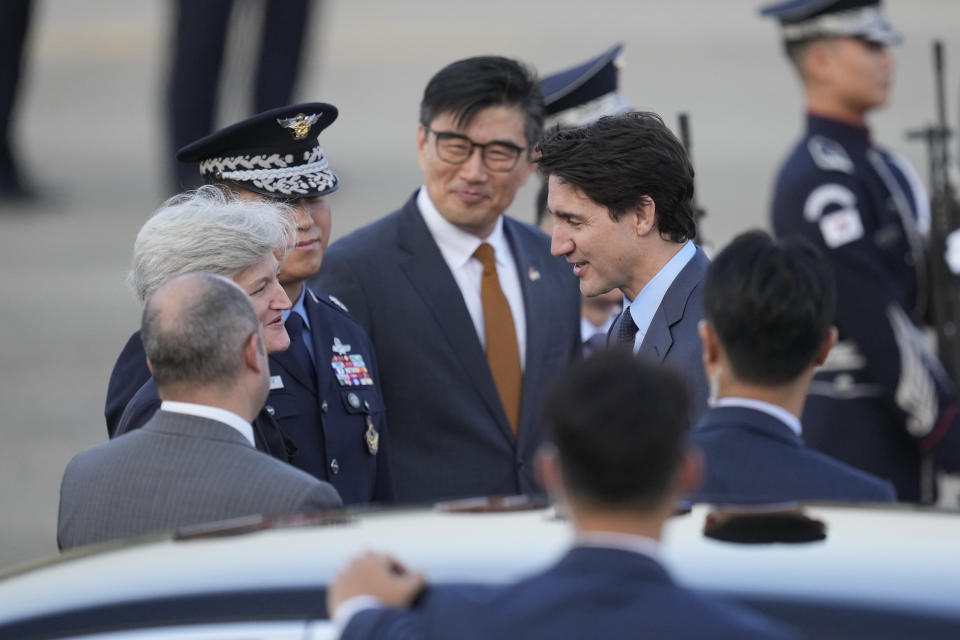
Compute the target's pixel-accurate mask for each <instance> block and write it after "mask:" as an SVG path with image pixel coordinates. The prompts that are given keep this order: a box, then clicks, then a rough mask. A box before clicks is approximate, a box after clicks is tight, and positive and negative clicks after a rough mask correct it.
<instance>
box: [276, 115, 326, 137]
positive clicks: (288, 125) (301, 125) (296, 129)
mask: <svg viewBox="0 0 960 640" xmlns="http://www.w3.org/2000/svg"><path fill="white" fill-rule="evenodd" d="M321 115H323V114H313V113H311V114H310V115H304V114H302V113H298V114H297V115H295V116H294V117H292V118H277V123H278V124H279V125H280V126H281V127H283V128H284V129H290V132H291V133H292V134H293V139H294V140H303V139H304V138H306V137H307V134H308V133H310V127H312V126H313V125H314V124H315V123H316V122H317V120H319V119H320V116H321Z"/></svg>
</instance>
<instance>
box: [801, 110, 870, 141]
mask: <svg viewBox="0 0 960 640" xmlns="http://www.w3.org/2000/svg"><path fill="white" fill-rule="evenodd" d="M807 134H808V135H812V134H819V135H822V136H825V137H827V138H830V139H831V140H836V141H837V142H842V143H843V144H844V145H845V146H846V145H849V144H859V145H863V146H865V147H870V146H872V143H871V140H870V129H868V128H867V127H861V126H857V125H855V124H848V123H846V122H840V121H839V120H832V119H830V118H824V117H823V116H818V115H815V114H813V113H808V114H807Z"/></svg>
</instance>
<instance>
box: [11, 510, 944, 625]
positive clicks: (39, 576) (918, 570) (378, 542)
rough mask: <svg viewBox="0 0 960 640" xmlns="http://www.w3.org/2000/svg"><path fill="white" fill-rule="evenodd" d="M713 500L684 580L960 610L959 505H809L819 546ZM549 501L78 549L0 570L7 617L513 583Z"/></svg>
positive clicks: (561, 543) (675, 525) (546, 538)
mask: <svg viewBox="0 0 960 640" xmlns="http://www.w3.org/2000/svg"><path fill="white" fill-rule="evenodd" d="M707 513H708V507H706V506H703V505H697V506H695V507H694V508H693V510H692V512H690V513H689V514H686V515H681V516H677V517H675V518H672V519H671V520H670V521H669V523H668V525H667V527H666V530H665V535H664V538H665V542H664V544H663V548H662V559H663V561H664V563H665V564H666V565H667V567H668V569H669V570H670V571H671V573H672V574H673V575H674V576H675V577H676V578H677V579H678V581H680V582H682V583H684V584H687V585H690V586H694V587H698V588H704V589H709V590H718V591H722V592H726V593H730V594H738V593H744V594H747V593H753V594H792V595H793V596H795V597H797V598H807V597H809V598H811V599H831V600H837V601H850V602H856V601H863V602H869V603H872V604H874V605H876V604H882V603H886V604H887V605H889V606H890V607H892V608H897V607H905V608H909V609H913V610H917V611H930V612H941V613H943V612H945V613H953V614H956V613H957V612H958V611H960V549H958V547H960V514H957V513H945V512H935V511H930V510H921V509H916V508H911V507H904V506H892V507H886V508H879V507H877V508H865V507H841V506H815V505H814V506H809V507H808V508H807V513H808V514H809V515H810V516H811V517H813V518H816V519H819V520H822V521H824V522H825V523H826V526H827V538H826V540H825V541H822V542H812V543H803V544H763V545H745V544H733V543H725V542H718V541H715V540H710V539H707V538H705V537H704V536H703V535H702V529H703V524H704V520H705V518H706V515H707ZM572 541H573V540H572V532H571V529H570V525H569V523H568V522H566V521H564V520H562V519H558V518H556V516H555V513H554V511H553V509H538V510H532V511H515V512H508V513H445V512H439V511H436V510H430V509H422V510H409V511H394V510H391V511H383V512H369V513H362V514H359V515H357V516H356V517H354V518H353V519H352V520H351V521H350V522H348V523H346V524H339V525H329V526H301V527H293V528H280V529H267V530H258V531H253V532H250V533H243V534H240V535H228V536H223V537H197V538H194V539H186V540H174V539H172V538H166V539H163V540H160V541H154V542H148V543H144V544H135V545H131V546H121V547H115V548H106V549H103V550H100V551H98V552H96V553H88V552H87V551H85V550H81V551H79V552H77V553H68V554H65V555H64V556H63V557H62V558H60V559H59V560H55V561H52V562H50V563H48V564H46V565H42V566H39V567H35V568H33V569H30V570H26V571H23V570H21V571H19V572H16V571H14V572H8V574H7V575H6V577H0V624H2V623H7V622H10V621H13V620H18V619H26V618H30V617H34V616H38V615H47V614H49V613H52V612H55V611H66V610H71V609H79V608H84V607H88V606H96V605H102V604H107V603H110V604H115V603H122V602H127V601H136V600H142V599H150V598H158V597H165V596H173V595H187V594H203V593H217V592H221V593H222V592H230V591H244V590H253V589H264V588H290V587H303V586H318V585H320V586H322V585H325V584H326V582H327V581H328V579H329V578H330V576H332V575H333V574H334V573H335V572H336V571H338V570H340V569H341V568H342V567H343V566H344V565H345V563H346V562H347V560H348V559H349V558H351V557H352V556H354V555H356V554H358V553H360V552H362V551H365V550H368V549H373V550H379V551H387V552H390V553H392V554H393V555H395V556H396V557H397V558H398V559H399V560H400V561H401V562H403V563H404V564H406V565H407V566H409V567H413V568H423V569H425V570H426V571H427V572H428V576H429V578H430V580H432V581H434V582H448V581H454V582H455V581H471V582H472V581H491V582H503V581H509V580H512V579H515V578H518V577H521V576H523V575H526V574H529V573H532V572H535V571H537V570H539V569H542V568H544V567H546V566H548V565H549V564H551V563H552V562H554V561H555V560H556V559H557V558H558V557H559V556H560V555H562V554H563V553H564V551H565V550H566V549H567V548H568V547H569V546H570V544H571V543H572Z"/></svg>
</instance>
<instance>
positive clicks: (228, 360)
mask: <svg viewBox="0 0 960 640" xmlns="http://www.w3.org/2000/svg"><path fill="white" fill-rule="evenodd" d="M259 327H260V322H259V320H258V319H257V314H256V312H255V311H254V310H253V305H252V304H251V303H250V299H249V297H248V296H247V295H246V294H245V293H244V292H243V290H242V289H240V287H238V286H237V285H235V284H234V283H233V282H231V281H230V280H227V279H226V278H223V277H221V276H216V275H213V274H209V273H193V274H188V275H184V276H180V277H178V278H174V279H173V280H171V281H169V282H168V283H166V284H164V285H163V286H161V287H160V288H158V289H157V290H156V292H155V293H154V294H153V295H152V296H151V297H150V298H149V299H148V300H147V303H146V305H145V306H144V309H143V320H142V323H141V327H140V330H141V338H142V339H143V348H144V351H145V352H146V355H147V360H148V361H149V362H150V366H151V370H152V372H153V378H154V381H155V382H156V384H157V388H158V389H160V391H161V392H163V391H164V390H174V391H176V390H177V389H180V388H196V387H203V388H210V387H223V386H226V385H229V384H230V383H231V382H233V381H235V380H236V379H237V377H238V376H239V375H240V374H241V372H242V371H243V366H244V348H245V346H246V343H247V341H248V340H249V339H250V336H251V335H252V334H256V333H257V332H258V331H259ZM258 348H262V347H260V345H259V344H258Z"/></svg>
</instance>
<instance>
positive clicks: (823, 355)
mask: <svg viewBox="0 0 960 640" xmlns="http://www.w3.org/2000/svg"><path fill="white" fill-rule="evenodd" d="M835 344H837V328H836V327H830V331H828V332H827V337H826V338H824V339H823V344H821V345H820V350H819V351H817V359H816V361H815V362H816V364H817V366H818V367H819V366H820V365H822V364H823V363H824V362H826V361H827V356H828V355H830V349H832V348H833V345H835Z"/></svg>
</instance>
